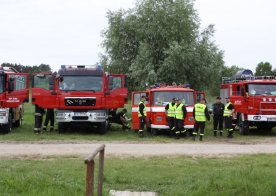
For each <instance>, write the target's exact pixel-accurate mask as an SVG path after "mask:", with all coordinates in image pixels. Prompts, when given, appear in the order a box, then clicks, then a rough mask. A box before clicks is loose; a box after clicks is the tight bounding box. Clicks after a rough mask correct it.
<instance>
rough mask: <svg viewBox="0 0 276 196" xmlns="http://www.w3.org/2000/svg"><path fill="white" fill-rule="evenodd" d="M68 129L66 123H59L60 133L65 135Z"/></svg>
mask: <svg viewBox="0 0 276 196" xmlns="http://www.w3.org/2000/svg"><path fill="white" fill-rule="evenodd" d="M66 128H67V126H66V123H62V122H59V123H58V132H59V133H65V131H66Z"/></svg>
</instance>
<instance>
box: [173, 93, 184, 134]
mask: <svg viewBox="0 0 276 196" xmlns="http://www.w3.org/2000/svg"><path fill="white" fill-rule="evenodd" d="M175 101H176V103H175V121H174V126H175V136H176V139H179V136H180V134H181V133H186V130H185V129H184V119H185V117H186V114H187V110H186V106H185V105H184V104H183V103H181V101H180V100H179V99H178V98H176V99H175Z"/></svg>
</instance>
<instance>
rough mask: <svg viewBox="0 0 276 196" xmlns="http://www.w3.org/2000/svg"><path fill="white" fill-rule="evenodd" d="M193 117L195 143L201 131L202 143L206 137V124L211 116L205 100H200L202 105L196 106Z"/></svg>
mask: <svg viewBox="0 0 276 196" xmlns="http://www.w3.org/2000/svg"><path fill="white" fill-rule="evenodd" d="M193 116H194V119H195V124H194V132H193V140H194V141H195V139H196V136H197V134H198V131H199V129H200V134H199V140H200V141H202V140H203V136H204V129H205V122H206V120H208V121H209V120H210V115H209V111H208V108H207V106H206V99H205V98H202V99H201V100H200V103H197V104H195V106H194V110H193Z"/></svg>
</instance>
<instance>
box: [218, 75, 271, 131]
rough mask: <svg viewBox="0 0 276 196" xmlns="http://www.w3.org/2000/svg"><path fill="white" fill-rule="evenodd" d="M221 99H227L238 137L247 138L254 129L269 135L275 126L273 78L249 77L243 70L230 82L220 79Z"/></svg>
mask: <svg viewBox="0 0 276 196" xmlns="http://www.w3.org/2000/svg"><path fill="white" fill-rule="evenodd" d="M220 95H221V97H222V98H223V100H224V98H225V97H229V98H230V101H231V103H233V104H234V107H235V113H236V115H235V117H236V118H237V122H238V126H239V132H240V134H248V133H249V127H251V126H256V127H257V128H258V129H259V130H260V131H262V132H271V130H272V128H273V127H275V126H276V79H275V77H274V76H253V72H252V71H251V70H243V71H240V72H238V73H237V74H236V76H235V77H232V78H223V79H222V84H221V86H220Z"/></svg>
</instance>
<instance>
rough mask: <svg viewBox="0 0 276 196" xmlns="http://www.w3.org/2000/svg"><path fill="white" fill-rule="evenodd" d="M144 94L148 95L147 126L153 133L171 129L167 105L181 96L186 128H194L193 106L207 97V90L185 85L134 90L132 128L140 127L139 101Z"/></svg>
mask: <svg viewBox="0 0 276 196" xmlns="http://www.w3.org/2000/svg"><path fill="white" fill-rule="evenodd" d="M142 96H146V97H147V101H146V102H145V104H146V108H147V117H146V121H147V123H146V126H147V130H148V131H151V133H152V134H153V135H155V134H157V133H158V131H169V126H168V122H167V117H166V113H165V106H166V105H167V104H169V103H170V102H171V101H172V98H179V99H180V100H182V103H183V104H185V106H186V109H187V116H186V118H185V120H184V128H185V129H193V128H194V118H193V108H194V105H195V103H196V102H197V101H199V100H200V99H201V98H205V92H198V91H195V90H193V89H190V88H184V87H183V86H161V87H157V88H151V89H148V90H146V91H139V92H132V129H133V130H138V129H139V117H138V110H139V102H140V99H141V97H142Z"/></svg>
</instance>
